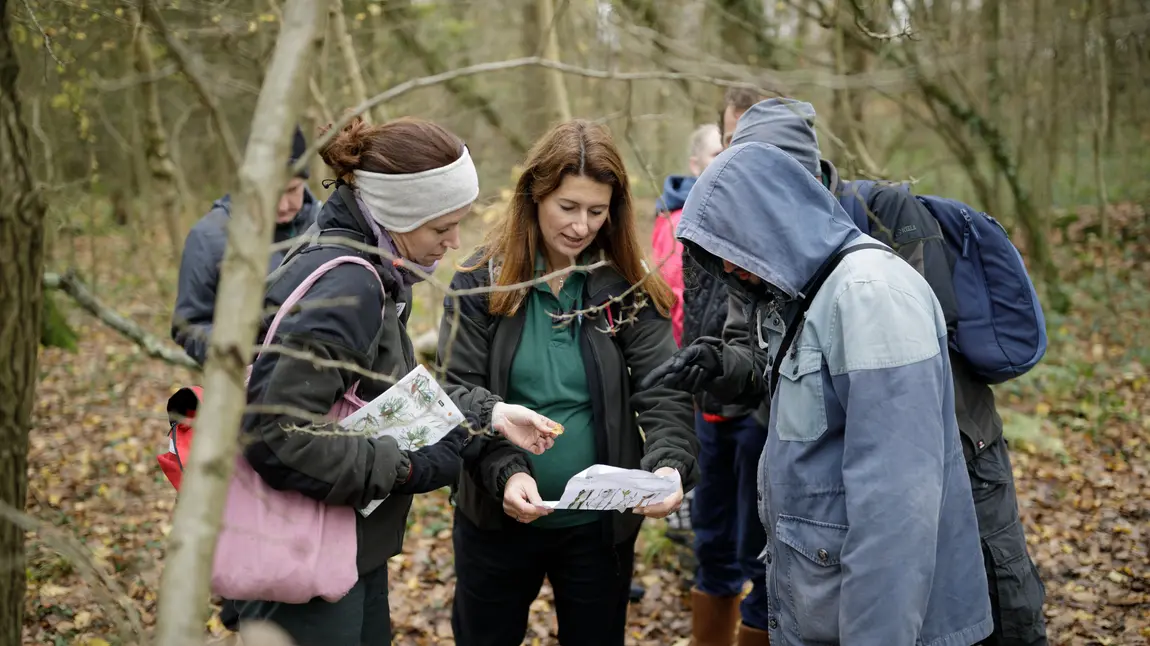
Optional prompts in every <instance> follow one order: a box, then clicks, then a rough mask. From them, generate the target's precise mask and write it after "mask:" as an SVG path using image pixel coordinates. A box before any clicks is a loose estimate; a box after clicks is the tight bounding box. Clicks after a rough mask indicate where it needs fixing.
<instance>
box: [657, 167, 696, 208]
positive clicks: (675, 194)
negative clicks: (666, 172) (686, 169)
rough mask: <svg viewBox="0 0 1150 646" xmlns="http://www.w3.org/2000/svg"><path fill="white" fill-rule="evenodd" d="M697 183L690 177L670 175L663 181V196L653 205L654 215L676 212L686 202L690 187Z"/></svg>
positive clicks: (694, 178)
mask: <svg viewBox="0 0 1150 646" xmlns="http://www.w3.org/2000/svg"><path fill="white" fill-rule="evenodd" d="M696 181H698V178H697V177H692V176H690V175H671V176H670V177H668V178H667V179H665V180H663V194H662V195H661V196H660V197H659V201H658V202H656V203H655V213H664V212H670V211H678V210H679V209H681V208H683V205H684V204H686V202H687V195H689V194H690V193H691V187H692V186H694V185H695V182H696Z"/></svg>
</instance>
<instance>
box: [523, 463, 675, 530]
mask: <svg viewBox="0 0 1150 646" xmlns="http://www.w3.org/2000/svg"><path fill="white" fill-rule="evenodd" d="M682 499H683V486H682V483H681V482H680V479H679V472H678V471H675V470H674V469H669V468H668V469H660V470H659V471H658V472H656V473H651V472H649V471H642V470H639V469H620V468H619V467H612V466H608V465H606V464H596V465H594V466H590V467H587V468H586V469H584V470H583V471H580V472H579V473H576V474H575V475H573V476H571V479H570V480H568V481H567V487H566V488H565V489H564V490H563V496H562V497H561V498H560V499H559V500H557V501H547V502H543V505H544V506H546V507H550V508H552V509H585V510H598V511H610V510H614V511H623V510H626V509H631V510H633V511H634V512H635V513H637V514H643V515H645V516H651V517H653V518H662V517H663V516H666V515H667V514H669V513H671V511H674V510H675V509H678V507H679V505H680V504H681V503H682Z"/></svg>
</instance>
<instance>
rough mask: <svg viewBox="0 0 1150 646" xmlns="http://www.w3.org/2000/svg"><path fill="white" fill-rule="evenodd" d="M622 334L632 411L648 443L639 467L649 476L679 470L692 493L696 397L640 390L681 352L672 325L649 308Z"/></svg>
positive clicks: (695, 470) (658, 389)
mask: <svg viewBox="0 0 1150 646" xmlns="http://www.w3.org/2000/svg"><path fill="white" fill-rule="evenodd" d="M617 335H618V340H619V346H620V348H621V349H622V351H623V358H624V360H625V361H626V362H627V367H628V368H629V369H630V374H631V377H630V380H631V408H632V409H633V410H634V411H635V414H636V416H637V417H638V422H639V427H640V428H641V429H643V435H644V439H645V441H644V444H643V459H642V461H641V463H640V464H641V466H642V468H643V469H645V470H647V471H654V470H655V469H658V468H661V467H672V468H674V469H675V470H677V471H678V472H679V476H680V477H681V478H682V482H683V490H684V491H689V490H690V489H691V488H693V487H694V486H695V482H696V481H697V480H698V477H699V471H698V467H697V463H696V457H697V456H698V453H699V442H698V439H697V438H696V437H695V424H694V417H695V414H694V407H693V405H692V403H691V396H690V395H688V394H687V393H684V392H682V391H678V390H672V389H670V388H663V387H655V388H650V389H647V390H641V389H640V388H639V384H641V383H642V382H643V379H644V378H646V376H647V374H648V373H650V372H651V371H652V370H653V369H654V368H655V367H656V366H658V365H659V364H661V363H663V362H664V361H666V360H667V359H670V358H671V355H672V354H674V353H675V351H676V350H677V349H678V347H677V346H676V345H675V338H674V336H673V334H672V333H671V321H670V319H667V318H664V317H663V316H662V315H660V314H659V312H658V311H657V310H656V309H655V308H654V307H653V306H651V305H647V306H645V307H642V308H641V309H640V310H639V312H638V315H637V317H636V320H635V321H634V322H633V323H632V324H630V325H624V326H621V327H620V328H619V331H618V332H617Z"/></svg>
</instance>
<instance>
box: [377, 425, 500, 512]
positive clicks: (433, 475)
mask: <svg viewBox="0 0 1150 646" xmlns="http://www.w3.org/2000/svg"><path fill="white" fill-rule="evenodd" d="M477 425H478V424H477V422H476V420H475V419H474V418H473V417H471V416H468V424H467V425H463V424H461V425H459V426H456V427H455V428H454V429H452V431H451V432H450V433H448V434H447V435H445V436H443V438H442V439H440V440H439V441H438V442H436V443H435V444H432V445H430V446H425V447H423V448H421V449H419V450H416V451H408V452H407V457H408V459H410V461H411V467H410V469H409V472H408V476H407V480H405V481H404V482H403V484H397V485H396V486H395V488H394V489H393V491H395V492H397V493H403V494H417V493H427V492H429V491H435V490H436V489H441V488H443V487H449V486H451V485H453V484H455V483H456V482H458V481H459V472H460V469H461V468H462V466H463V459H464V457H463V456H465V455H467V454H468V449H470V448H472V446H473V445H477V443H478V442H479V441H480V440H481V438H480V437H479V436H473V435H471V433H470V432H469V431H468V428H469V427H470V428H475V427H476V426H477Z"/></svg>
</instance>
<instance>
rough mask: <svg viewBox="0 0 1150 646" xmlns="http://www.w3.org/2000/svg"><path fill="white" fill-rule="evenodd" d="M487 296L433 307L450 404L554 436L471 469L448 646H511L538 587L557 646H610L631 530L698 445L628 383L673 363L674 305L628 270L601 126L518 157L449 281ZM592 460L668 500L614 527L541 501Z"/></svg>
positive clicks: (621, 190) (683, 406)
mask: <svg viewBox="0 0 1150 646" xmlns="http://www.w3.org/2000/svg"><path fill="white" fill-rule="evenodd" d="M563 270H568V273H563V274H560V275H556V272H562V271H563ZM532 281H537V282H536V283H535V284H533V285H532V286H530V287H526V288H520V289H514V288H512V286H514V285H516V284H518V283H530V282H532ZM492 286H494V287H496V288H502V289H500V290H498V291H485V292H484V293H473V294H468V295H465V296H463V297H460V298H459V299H458V303H456V301H455V299H454V298H450V297H449V298H447V299H445V301H444V303H445V309H444V313H443V322H442V326H441V329H440V335H439V338H440V345H439V361H440V363H442V364H443V365H444V366H445V367H446V370H447V380H448V382H449V383H450V384H451V385H449V386H447V388H448V392H452V390H453V389H455V390H457V391H458V392H460V393H462V394H461V395H459V396H453V398H454V399H455V400H456V401H457V402H460V403H461V407H462V408H463V410H464V411H465V413H467V414H472V415H475V416H476V417H478V418H480V419H482V418H483V416H484V414H485V412H486V411H488V410H490V409H491V407H492V406H494V405H496V404H497V403H498V402H504V401H505V402H508V403H512V404H519V405H522V406H525V407H527V408H529V409H532V410H534V411H537V412H538V413H539V414H542V415H545V416H547V417H548V418H550V419H552V420H554V421H555V422H558V423H560V424H562V426H563V431H562V435H561V436H559V437H558V438H556V440H555V444H554V446H553V447H552V448H551V449H550V450H548V451H547V452H546V453H544V454H542V455H530V454H528V453H526V452H524V451H522V450H520V449H518V448H516V447H515V446H513V445H512V444H511V443H510V442H508V441H506V440H505V439H493V440H492V441H490V442H488V443H487V444H485V445H484V446H483V447H482V449H481V451H480V454H479V455H478V456H477V457H476V458H475V459H474V460H473V461H471V460H469V463H468V468H467V469H466V470H465V472H464V474H463V475H462V477H461V479H460V486H459V490H458V492H457V511H456V514H455V526H454V530H453V542H454V546H455V570H456V576H457V583H456V589H455V601H454V605H453V608H452V629H453V631H454V633H455V641H456V644H458V645H459V646H479V645H483V646H513V645H517V644H520V643H522V641H523V638H524V636H525V634H526V631H527V615H528V609H529V607H530V605H531V602H532V601H533V600H534V599H535V597H536V596H537V595H538V594H539V590H540V587H541V585H542V583H543V578H544V577H547V579H548V581H550V583H551V587H552V589H553V590H554V593H555V610H556V613H557V615H558V620H559V641H560V643H562V644H563V645H564V646H580V645H587V646H590V645H594V646H610V645H612V644H619V645H621V644H623V636H624V629H625V626H626V620H627V601H628V593H629V590H630V585H631V568H632V562H633V560H634V547H635V538H636V537H637V535H638V532H639V525H640V523H641V522H642V520H643V517H644V516H649V517H653V518H662V517H665V516H666V515H667V514H669V513H671V512H672V511H674V510H675V509H677V508H678V507H679V504H680V503H681V501H682V499H683V490H684V488H689V487H690V486H691V485H692V484H693V483H694V481H695V478H696V468H695V454H696V450H697V445H696V442H695V434H694V430H693V426H692V425H693V410H692V405H691V399H690V397H689V396H685V395H683V394H682V393H678V392H675V391H673V390H670V389H666V388H653V389H648V390H641V389H639V388H638V386H637V384H639V382H640V381H641V380H642V379H643V376H644V375H646V374H647V373H648V372H649V371H650V370H651V369H652V368H654V367H655V366H657V365H658V364H659V362H660V361H663V360H665V359H666V358H668V357H670V356H671V355H672V354H673V353H674V351H675V341H674V339H673V338H672V335H671V321H670V320H669V318H668V314H667V313H668V311H669V309H670V306H671V303H672V302H673V296H672V294H671V290H670V288H669V287H668V286H667V283H666V282H664V280H663V279H662V278H661V277H660V276H659V274H658V273H657V272H655V273H651V272H649V271H648V269H647V264H646V263H645V261H644V260H643V253H642V251H641V250H640V246H639V238H638V235H637V233H636V230H635V215H634V212H633V210H632V205H631V193H630V189H629V184H628V181H627V172H626V170H625V169H624V168H623V161H622V159H621V158H620V155H619V152H618V150H617V149H616V148H615V144H614V143H613V142H612V140H611V136H610V133H609V132H608V130H607V129H606V128H605V127H603V126H600V125H596V124H594V123H591V122H589V121H582V120H575V121H569V122H567V123H563V124H561V125H558V126H556V127H555V128H553V129H552V130H551V131H550V132H548V133H547V134H546V135H545V136H544V137H543V138H542V139H541V140H540V141H539V142H537V143H536V144H535V146H534V147H533V148H532V149H531V152H530V153H529V155H528V158H527V162H526V170H524V172H523V174H522V176H521V177H520V178H519V182H518V185H517V187H516V191H515V194H514V197H513V199H512V202H511V204H510V206H509V208H508V210H507V213H506V216H505V218H504V220H503V222H502V223H501V224H500V225H498V226H497V227H496V228H495V229H493V230H492V234H491V235H490V236H489V239H488V241H487V243H486V244H485V245H484V247H483V248H482V250H480V251H479V252H478V253H476V254H475V255H474V256H473V257H472V258H471V259H470V260H469V261H468V262H467V263H466V264H465V266H464V267H463V268H462V269H461V270H460V271H459V272H458V273H456V274H455V277H454V279H453V280H452V287H453V288H455V289H460V290H462V289H472V288H487V287H492ZM593 464H608V465H611V466H616V467H623V468H632V469H645V470H648V471H653V472H655V473H658V474H662V475H668V476H673V477H676V478H677V479H678V480H679V481H680V488H679V491H678V492H676V493H674V494H672V495H671V496H669V497H668V498H667V499H665V500H664V501H662V502H660V503H657V504H654V505H651V506H647V507H643V508H636V509H633V510H629V511H627V512H624V513H618V512H613V511H587V510H581V511H571V510H558V511H556V510H552V509H549V508H547V507H544V506H542V505H541V503H542V502H543V501H544V500H558V499H559V498H560V497H561V496H562V494H563V489H564V487H565V485H566V483H567V481H568V479H570V478H571V476H573V475H575V474H576V473H578V472H580V471H582V470H583V469H585V468H587V467H589V466H591V465H593Z"/></svg>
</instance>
